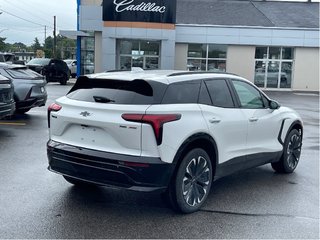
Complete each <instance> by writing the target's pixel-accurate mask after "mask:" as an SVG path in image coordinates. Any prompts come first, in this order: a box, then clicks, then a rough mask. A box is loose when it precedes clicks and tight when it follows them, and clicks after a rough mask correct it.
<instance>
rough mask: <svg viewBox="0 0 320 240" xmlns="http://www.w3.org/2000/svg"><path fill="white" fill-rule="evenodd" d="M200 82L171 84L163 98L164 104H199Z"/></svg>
mask: <svg viewBox="0 0 320 240" xmlns="http://www.w3.org/2000/svg"><path fill="white" fill-rule="evenodd" d="M199 90H200V82H183V83H174V84H170V85H169V86H168V88H167V91H166V93H165V95H164V97H163V100H162V103H163V104H179V103H197V102H198V96H199Z"/></svg>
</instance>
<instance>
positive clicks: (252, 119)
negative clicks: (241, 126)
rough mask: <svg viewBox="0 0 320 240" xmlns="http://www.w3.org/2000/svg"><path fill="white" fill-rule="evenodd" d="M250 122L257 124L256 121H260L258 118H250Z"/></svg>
mask: <svg viewBox="0 0 320 240" xmlns="http://www.w3.org/2000/svg"><path fill="white" fill-rule="evenodd" d="M249 121H250V122H256V121H258V118H256V117H252V118H249Z"/></svg>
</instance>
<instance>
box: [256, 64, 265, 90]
mask: <svg viewBox="0 0 320 240" xmlns="http://www.w3.org/2000/svg"><path fill="white" fill-rule="evenodd" d="M265 72H266V65H265V62H264V61H256V67H255V76H254V83H255V85H256V86H257V87H264V79H265Z"/></svg>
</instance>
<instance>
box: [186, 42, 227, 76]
mask: <svg viewBox="0 0 320 240" xmlns="http://www.w3.org/2000/svg"><path fill="white" fill-rule="evenodd" d="M226 58H227V45H219V44H189V45H188V62H187V69H188V70H189V71H213V72H225V71H226Z"/></svg>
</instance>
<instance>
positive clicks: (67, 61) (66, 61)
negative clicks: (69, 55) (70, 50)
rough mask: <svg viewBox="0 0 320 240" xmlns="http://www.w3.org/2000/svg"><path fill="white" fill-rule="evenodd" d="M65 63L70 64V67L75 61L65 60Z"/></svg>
mask: <svg viewBox="0 0 320 240" xmlns="http://www.w3.org/2000/svg"><path fill="white" fill-rule="evenodd" d="M63 61H65V63H66V64H68V65H69V64H71V63H72V62H73V60H63Z"/></svg>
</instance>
